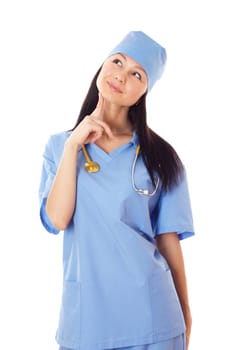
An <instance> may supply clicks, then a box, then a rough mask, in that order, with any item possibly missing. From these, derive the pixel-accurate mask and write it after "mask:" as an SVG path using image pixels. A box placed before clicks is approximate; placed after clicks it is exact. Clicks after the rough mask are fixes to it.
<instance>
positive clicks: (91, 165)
mask: <svg viewBox="0 0 226 350" xmlns="http://www.w3.org/2000/svg"><path fill="white" fill-rule="evenodd" d="M84 168H85V170H86V171H87V172H88V173H97V172H98V171H99V170H100V166H99V164H97V163H96V162H93V161H90V162H86V163H85V164H84Z"/></svg>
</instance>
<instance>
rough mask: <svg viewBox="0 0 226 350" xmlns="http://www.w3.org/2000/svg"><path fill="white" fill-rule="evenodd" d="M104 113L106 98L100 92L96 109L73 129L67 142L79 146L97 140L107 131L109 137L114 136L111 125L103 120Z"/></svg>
mask: <svg viewBox="0 0 226 350" xmlns="http://www.w3.org/2000/svg"><path fill="white" fill-rule="evenodd" d="M103 114H104V99H103V96H102V95H101V94H99V100H98V103H97V106H96V108H95V110H94V111H93V112H92V113H91V114H90V115H87V116H86V117H85V118H84V119H83V120H82V121H81V122H80V123H79V125H78V126H77V127H76V128H75V129H74V130H73V132H72V134H71V135H70V137H69V138H68V140H67V143H68V144H71V145H72V146H74V147H76V148H77V147H79V146H81V145H83V144H86V143H94V142H96V141H97V140H98V139H99V138H100V137H101V136H102V135H103V134H104V133H106V134H107V136H108V137H109V138H113V137H114V136H113V134H112V132H111V129H110V127H109V126H108V124H107V123H105V122H104V121H103V120H102V119H103Z"/></svg>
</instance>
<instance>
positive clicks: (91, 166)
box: [82, 145, 100, 173]
mask: <svg viewBox="0 0 226 350" xmlns="http://www.w3.org/2000/svg"><path fill="white" fill-rule="evenodd" d="M82 150H83V153H84V155H85V158H86V163H85V164H84V168H85V170H86V171H87V172H88V173H97V172H98V171H99V170H100V166H99V164H98V163H96V162H93V161H92V160H91V159H90V157H89V155H88V153H87V151H86V148H85V146H84V145H82Z"/></svg>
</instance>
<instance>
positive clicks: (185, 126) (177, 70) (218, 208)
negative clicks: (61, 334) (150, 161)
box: [0, 0, 226, 350]
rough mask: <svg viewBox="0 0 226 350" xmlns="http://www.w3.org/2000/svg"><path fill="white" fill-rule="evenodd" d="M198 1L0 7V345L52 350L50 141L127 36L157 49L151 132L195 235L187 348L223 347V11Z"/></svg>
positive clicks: (55, 302) (56, 263)
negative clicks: (45, 219)
mask: <svg viewBox="0 0 226 350" xmlns="http://www.w3.org/2000/svg"><path fill="white" fill-rule="evenodd" d="M223 5H224V2H223V1H222V2H220V1H218V0H214V1H208V0H206V1H199V0H190V1H183V0H178V1H177V0H171V1H169V0H165V1H164V0H158V1H151V0H147V1H144V0H139V1H138V0H135V1H132V0H130V1H125V0H120V1H119V0H114V1H107V0H105V1H104V0H103V1H92V0H90V1H88V0H82V1H81V2H79V1H67V0H65V1H58V0H55V1H53V0H45V1H44V0H39V1H32V0H27V1H26V0H20V1H11V0H7V1H6V0H5V1H4V0H3V1H1V5H0V36H1V38H0V50H1V53H0V61H1V62H0V89H1V91H0V92H1V94H0V123H1V136H0V143H1V144H0V151H1V158H0V160H1V172H0V174H1V175H0V176H1V209H0V213H1V236H0V278H1V287H0V334H1V337H0V347H1V349H2V350H13V349H23V350H31V349H32V350H38V349H39V350H40V349H46V350H47V349H48V350H54V349H57V344H56V343H55V340H54V337H55V330H56V327H57V320H58V312H59V307H60V293H61V279H62V267H61V249H62V235H59V236H57V237H54V236H53V235H50V234H48V233H47V232H46V231H45V230H44V229H43V228H42V226H41V224H40V221H39V203H38V187H39V179H40V172H41V164H42V153H43V150H44V146H45V143H46V141H47V138H48V136H49V134H52V133H55V132H58V131H63V130H67V129H69V128H71V127H73V126H74V124H75V121H76V118H77V114H78V111H79V109H80V105H81V102H82V101H83V99H84V97H85V94H86V92H87V89H88V86H89V83H90V80H91V78H92V77H93V75H94V73H95V72H96V70H97V68H99V66H100V65H101V64H102V62H103V60H104V59H105V57H106V55H107V54H108V52H109V51H110V50H111V49H112V48H113V47H114V46H115V45H116V44H117V43H118V41H119V40H121V39H122V37H123V36H124V35H125V34H127V32H128V31H130V30H143V31H145V32H146V33H147V34H149V35H150V36H152V37H153V38H154V39H155V40H157V41H159V42H160V43H161V44H162V45H163V46H165V47H166V49H167V53H168V63H167V67H166V70H165V73H164V76H163V78H162V79H161V81H159V82H158V83H157V84H156V86H155V87H154V88H153V91H152V92H151V93H150V95H149V99H148V110H149V125H150V126H151V127H152V128H153V129H154V130H155V131H157V132H158V133H159V134H160V135H161V136H163V137H164V138H166V139H167V140H168V141H169V142H170V143H172V144H173V146H174V147H175V148H176V150H177V151H178V153H179V155H180V156H181V158H182V160H183V162H184V163H185V165H186V168H187V172H188V179H189V187H190V195H191V201H192V209H193V214H194V222H195V229H196V236H195V237H193V238H190V239H188V240H185V241H183V242H182V247H183V250H184V256H185V262H186V266H187V275H188V286H189V294H190V303H191V308H192V313H193V332H192V337H191V343H190V350H198V349H205V350H212V349H223V348H224V347H225V311H226V310H225V295H226V289H225V275H226V274H225V266H226V261H225V255H226V249H225V243H226V240H225V234H226V232H225V218H226V214H225V194H226V193H225V126H223V118H224V117H225V78H226V74H225V73H226V72H225V61H226V53H225V32H226V28H225V27H226V25H225V11H224V7H223Z"/></svg>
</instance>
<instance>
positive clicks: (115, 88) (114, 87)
mask: <svg viewBox="0 0 226 350" xmlns="http://www.w3.org/2000/svg"><path fill="white" fill-rule="evenodd" d="M107 84H108V86H109V87H110V89H111V90H113V91H114V92H117V93H119V94H121V93H122V90H121V89H119V88H118V87H117V86H115V85H114V84H112V83H110V82H109V81H108V82H107Z"/></svg>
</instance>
